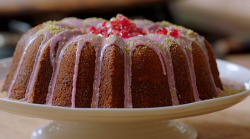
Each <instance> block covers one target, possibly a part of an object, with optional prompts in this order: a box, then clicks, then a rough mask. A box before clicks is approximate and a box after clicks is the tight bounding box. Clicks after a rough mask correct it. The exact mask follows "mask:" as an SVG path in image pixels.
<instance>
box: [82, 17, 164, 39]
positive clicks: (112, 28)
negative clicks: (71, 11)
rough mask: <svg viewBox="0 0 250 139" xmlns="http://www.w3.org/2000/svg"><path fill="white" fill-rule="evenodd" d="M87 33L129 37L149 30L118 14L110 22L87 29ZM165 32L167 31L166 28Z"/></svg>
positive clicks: (143, 33)
mask: <svg viewBox="0 0 250 139" xmlns="http://www.w3.org/2000/svg"><path fill="white" fill-rule="evenodd" d="M86 32H87V33H92V34H101V35H102V36H103V37H109V35H111V34H112V35H117V36H121V37H123V38H129V37H133V36H138V35H145V34H147V32H148V30H143V29H141V28H137V27H136V24H135V23H134V22H131V21H130V20H129V19H128V18H127V17H125V16H123V15H121V14H118V15H117V16H116V18H112V19H110V22H103V23H99V24H98V25H97V26H96V27H93V26H92V27H89V28H87V29H86ZM164 32H167V31H165V30H164Z"/></svg>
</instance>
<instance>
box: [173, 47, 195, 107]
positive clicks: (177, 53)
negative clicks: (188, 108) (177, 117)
mask: <svg viewBox="0 0 250 139" xmlns="http://www.w3.org/2000/svg"><path fill="white" fill-rule="evenodd" d="M170 52H171V58H172V63H173V69H174V78H175V87H176V90H177V96H178V99H179V103H180V104H186V103H191V102H194V95H193V88H192V82H191V76H190V71H189V66H188V61H187V57H186V56H185V53H184V52H183V50H182V49H181V48H180V46H179V45H178V44H176V43H174V44H172V46H171V47H170Z"/></svg>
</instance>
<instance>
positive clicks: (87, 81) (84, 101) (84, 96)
mask: <svg viewBox="0 0 250 139" xmlns="http://www.w3.org/2000/svg"><path fill="white" fill-rule="evenodd" d="M95 59H96V53H95V49H94V47H93V46H92V45H91V44H90V43H86V45H85V46H84V47H83V48H82V51H81V56H80V63H79V69H78V77H77V85H76V88H77V90H76V102H75V103H76V107H79V108H90V107H91V102H92V96H93V83H94V73H95Z"/></svg>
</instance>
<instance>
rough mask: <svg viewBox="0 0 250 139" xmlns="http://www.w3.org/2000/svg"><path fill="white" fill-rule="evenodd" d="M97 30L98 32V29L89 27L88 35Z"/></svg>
mask: <svg viewBox="0 0 250 139" xmlns="http://www.w3.org/2000/svg"><path fill="white" fill-rule="evenodd" d="M95 30H96V28H95V27H93V26H91V27H88V28H87V30H86V31H87V33H89V32H94V31H95Z"/></svg>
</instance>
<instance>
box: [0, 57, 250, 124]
mask: <svg viewBox="0 0 250 139" xmlns="http://www.w3.org/2000/svg"><path fill="white" fill-rule="evenodd" d="M10 60H12V58H11V57H10V58H5V59H2V60H0V64H1V63H3V62H10ZM217 62H218V65H219V63H220V62H222V63H226V64H234V63H231V62H228V61H224V60H217ZM234 65H236V66H239V67H240V68H243V69H245V70H248V72H249V73H250V70H249V69H247V68H246V67H244V66H241V65H237V64H234ZM0 68H1V67H0ZM0 74H1V73H0ZM248 95H250V90H246V91H244V92H241V93H238V94H234V95H230V96H225V97H220V98H213V99H208V100H202V101H199V102H192V103H188V104H182V105H176V106H167V107H155V108H133V109H129V108H74V109H72V108H70V107H60V106H48V105H41V104H33V103H24V102H18V101H12V100H6V99H1V98H0V104H4V105H0V110H3V111H7V112H10V113H15V114H20V115H26V116H30V117H39V115H37V114H34V113H32V112H31V113H26V114H24V113H22V110H15V111H13V109H10V108H8V106H5V105H13V106H17V107H18V106H19V107H22V108H25V107H26V108H37V109H43V110H44V109H47V111H50V112H52V111H57V112H59V113H63V112H73V113H76V114H80V115H79V116H82V115H84V114H87V113H91V114H99V116H98V115H96V117H93V119H94V118H97V117H99V118H100V115H101V116H102V118H103V119H105V118H106V119H107V118H108V119H110V118H115V117H116V118H118V119H119V117H121V116H122V115H123V114H124V113H125V114H126V113H127V114H128V115H124V116H122V117H123V118H128V119H130V120H133V118H134V119H138V117H144V118H146V120H155V119H172V118H173V117H174V116H172V118H170V117H171V116H169V117H165V118H164V117H162V116H166V113H168V111H169V114H174V113H176V112H172V113H171V111H178V110H182V112H183V110H184V109H190V108H192V107H195V106H197V105H198V104H201V105H202V104H203V105H205V104H209V103H210V102H213V101H215V102H216V101H223V100H224V101H225V100H230V99H232V100H233V99H234V98H238V99H237V100H234V101H235V102H234V103H233V104H231V105H230V106H228V107H231V106H233V105H235V104H237V103H238V102H240V101H242V100H244V99H246V97H247V96H248ZM228 107H226V108H228ZM222 109H225V108H217V109H216V110H214V111H219V110H222ZM26 111H27V110H26ZM187 111H189V110H187ZM214 111H213V112H214ZM149 112H150V114H149ZM206 113H210V111H209V112H206ZM206 113H202V114H206ZM91 114H90V115H88V114H87V115H85V116H84V117H82V119H81V118H79V117H78V119H76V120H77V121H82V120H84V118H86V117H89V118H90V116H91ZM112 114H114V115H112ZM65 115H74V114H65ZM196 115H200V114H196ZM157 116H158V118H155V117H157ZM159 117H160V118H159ZM184 117H189V116H184ZM184 117H182V116H176V117H175V118H184ZM39 118H44V119H54V120H55V119H66V120H67V119H68V120H74V119H72V118H59V117H57V118H56V117H54V118H52V116H51V118H50V116H49V115H48V116H47V117H46V116H42V117H39ZM131 118H132V119H131ZM175 118H174V119H175ZM90 119H91V118H90ZM128 119H127V121H128ZM85 120H86V119H85ZM142 120H143V119H142ZM144 120H145V119H144ZM90 121H91V120H90ZM92 121H94V120H92ZM103 121H105V120H103ZM123 121H126V120H123Z"/></svg>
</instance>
